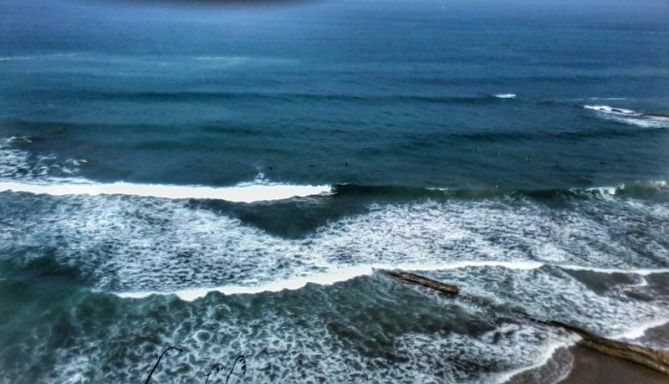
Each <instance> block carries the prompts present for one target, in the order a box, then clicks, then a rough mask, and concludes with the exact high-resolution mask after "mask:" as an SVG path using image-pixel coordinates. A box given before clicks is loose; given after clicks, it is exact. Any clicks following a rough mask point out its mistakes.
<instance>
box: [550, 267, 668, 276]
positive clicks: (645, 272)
mask: <svg viewBox="0 0 669 384" xmlns="http://www.w3.org/2000/svg"><path fill="white" fill-rule="evenodd" d="M557 267H559V268H562V269H568V270H573V271H590V272H598V273H625V274H635V275H640V276H648V275H654V274H658V273H669V268H630V269H627V268H597V267H586V266H580V265H558V266H557Z"/></svg>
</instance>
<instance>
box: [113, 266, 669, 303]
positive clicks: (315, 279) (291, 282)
mask: <svg viewBox="0 0 669 384" xmlns="http://www.w3.org/2000/svg"><path fill="white" fill-rule="evenodd" d="M546 265H550V264H546V263H541V262H535V261H492V260H491V261H478V260H472V261H459V262H453V263H447V264H368V265H357V266H353V267H348V268H334V269H331V270H329V271H327V272H323V273H316V274H312V275H308V276H299V277H294V278H290V279H286V280H279V281H272V282H268V283H265V284H261V285H254V286H243V285H225V286H219V287H209V288H192V289H180V290H175V291H166V292H161V291H139V292H114V294H116V295H117V296H119V297H122V298H129V299H141V298H145V297H148V296H151V295H176V296H177V297H179V298H180V299H181V300H184V301H193V300H196V299H199V298H202V297H204V296H206V295H207V294H208V293H210V292H219V293H223V294H226V295H238V294H255V293H261V292H279V291H282V290H295V289H300V288H303V287H305V286H306V285H307V284H310V283H311V284H319V285H332V284H335V283H339V282H343V281H347V280H351V279H353V278H356V277H360V276H368V275H371V274H372V273H373V272H374V271H375V270H393V269H400V270H406V271H448V270H455V269H463V268H469V267H472V268H486V267H501V268H506V269H512V270H524V271H528V270H533V269H539V268H541V267H543V266H546ZM555 266H556V267H558V268H563V269H569V270H583V271H593V272H600V273H631V274H638V275H641V276H648V275H650V274H655V273H669V268H658V269H613V268H596V267H585V266H577V265H555Z"/></svg>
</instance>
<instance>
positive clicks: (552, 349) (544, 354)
mask: <svg viewBox="0 0 669 384" xmlns="http://www.w3.org/2000/svg"><path fill="white" fill-rule="evenodd" d="M580 339H581V337H580V336H576V335H573V336H572V337H570V338H568V339H567V341H553V342H551V343H548V345H546V346H545V349H544V350H543V351H541V354H540V355H539V356H537V358H536V360H535V362H534V363H533V364H531V365H528V366H525V367H520V368H516V369H513V370H510V371H507V372H504V373H501V374H499V375H498V376H497V380H496V381H497V382H498V383H506V382H508V381H509V380H511V378H513V377H514V376H516V375H518V374H520V373H523V372H527V371H531V370H534V369H537V368H539V367H542V366H544V365H546V364H547V363H548V361H549V360H550V359H551V358H552V357H553V355H555V353H556V352H557V351H558V350H559V349H560V348H569V347H571V346H574V345H576V343H577V342H578V341H579V340H580Z"/></svg>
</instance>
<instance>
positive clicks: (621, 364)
mask: <svg viewBox="0 0 669 384" xmlns="http://www.w3.org/2000/svg"><path fill="white" fill-rule="evenodd" d="M571 353H572V354H573V355H574V368H573V369H572V371H571V372H570V373H569V375H568V376H567V377H566V378H565V379H564V380H562V381H560V384H595V383H607V384H637V383H638V384H656V383H657V384H668V383H669V376H667V375H663V374H661V373H659V372H656V371H653V370H651V369H648V368H645V367H642V366H640V365H638V364H634V363H630V362H627V361H625V360H621V359H617V358H615V357H611V356H607V355H604V354H602V353H599V352H596V351H593V350H590V349H588V348H585V347H581V346H575V347H573V348H572V349H571Z"/></svg>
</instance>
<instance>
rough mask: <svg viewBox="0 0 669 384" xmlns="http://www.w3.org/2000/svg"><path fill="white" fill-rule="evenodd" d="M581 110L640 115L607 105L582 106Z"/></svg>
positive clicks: (629, 110)
mask: <svg viewBox="0 0 669 384" xmlns="http://www.w3.org/2000/svg"><path fill="white" fill-rule="evenodd" d="M583 108H585V109H591V110H593V111H597V112H604V113H612V114H618V115H631V116H641V113H639V112H636V111H633V110H631V109H625V108H616V107H610V106H608V105H584V106H583Z"/></svg>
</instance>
